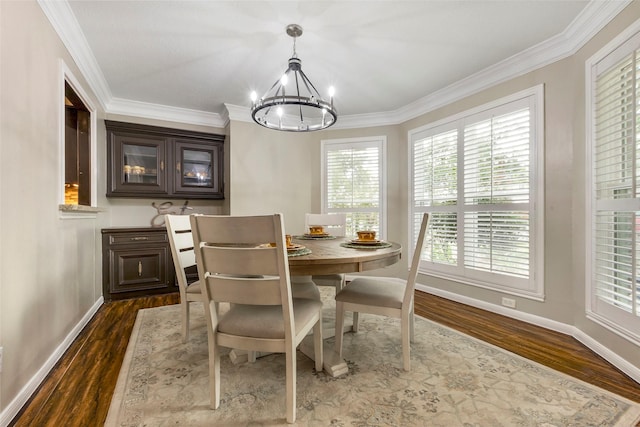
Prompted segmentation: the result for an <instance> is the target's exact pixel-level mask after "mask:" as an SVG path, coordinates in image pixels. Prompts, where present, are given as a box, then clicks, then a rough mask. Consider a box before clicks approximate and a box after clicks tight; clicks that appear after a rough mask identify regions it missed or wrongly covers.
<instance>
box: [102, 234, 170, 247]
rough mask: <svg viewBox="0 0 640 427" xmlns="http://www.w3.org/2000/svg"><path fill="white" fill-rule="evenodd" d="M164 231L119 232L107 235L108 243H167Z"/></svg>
mask: <svg viewBox="0 0 640 427" xmlns="http://www.w3.org/2000/svg"><path fill="white" fill-rule="evenodd" d="M168 242H169V240H168V237H167V235H166V233H121V234H111V235H109V245H124V244H130V243H168Z"/></svg>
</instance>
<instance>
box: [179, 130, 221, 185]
mask: <svg viewBox="0 0 640 427" xmlns="http://www.w3.org/2000/svg"><path fill="white" fill-rule="evenodd" d="M175 154H176V171H175V172H176V180H175V182H174V184H175V188H174V191H175V192H176V193H181V192H188V193H194V192H203V193H212V192H213V193H215V192H219V191H220V182H219V181H220V178H219V176H218V172H217V171H219V169H220V167H219V161H220V160H221V158H220V149H219V147H218V146H217V145H211V144H206V145H205V144H198V143H192V142H184V141H176V153H175Z"/></svg>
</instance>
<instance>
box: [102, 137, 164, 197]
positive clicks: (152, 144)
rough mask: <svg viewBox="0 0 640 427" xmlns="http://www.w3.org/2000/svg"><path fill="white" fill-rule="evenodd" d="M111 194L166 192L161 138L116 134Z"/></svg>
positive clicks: (162, 141)
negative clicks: (113, 180) (113, 179)
mask: <svg viewBox="0 0 640 427" xmlns="http://www.w3.org/2000/svg"><path fill="white" fill-rule="evenodd" d="M114 142H115V156H114V158H115V162H116V163H115V165H114V166H115V168H114V169H113V175H114V178H115V182H114V183H113V184H114V185H113V187H114V189H113V191H112V193H113V194H122V195H125V196H128V195H129V194H128V193H131V195H132V196H133V195H135V194H137V193H151V194H160V193H166V192H167V183H166V181H167V180H166V178H165V174H164V165H165V157H166V155H165V150H166V148H165V147H166V141H165V139H164V138H154V137H149V138H147V137H134V136H130V135H124V134H120V135H116V136H115V137H114Z"/></svg>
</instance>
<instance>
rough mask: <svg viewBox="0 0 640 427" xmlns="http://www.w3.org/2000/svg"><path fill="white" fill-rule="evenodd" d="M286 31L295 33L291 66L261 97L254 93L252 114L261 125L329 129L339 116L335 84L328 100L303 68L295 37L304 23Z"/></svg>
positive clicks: (292, 129) (300, 130) (304, 129)
mask: <svg viewBox="0 0 640 427" xmlns="http://www.w3.org/2000/svg"><path fill="white" fill-rule="evenodd" d="M287 34H288V35H289V36H291V37H293V55H292V56H291V58H289V67H288V68H287V70H286V71H285V72H284V74H283V75H282V77H281V78H279V79H278V80H276V82H275V83H274V84H273V86H271V89H269V90H268V91H267V93H266V94H264V96H263V97H262V98H259V99H258V97H257V94H256V93H255V92H252V93H251V102H252V106H251V117H252V118H253V120H254V121H255V122H256V123H258V124H259V125H261V126H264V127H266V128H269V129H275V130H282V131H289V132H309V131H314V130H321V129H326V128H328V127H329V126H331V125H333V124H334V123H335V122H336V120H337V119H338V113H337V112H336V109H335V108H334V107H333V95H334V90H333V87H330V88H329V101H326V100H325V99H323V98H322V96H320V94H319V93H318V91H317V90H316V88H315V86H314V85H313V83H311V81H310V80H309V79H308V78H307V76H306V74H305V73H304V72H303V71H302V61H301V60H300V59H299V58H298V56H297V54H296V38H297V37H300V36H301V35H302V27H301V26H300V25H297V24H291V25H288V26H287ZM289 87H290V89H289V90H286V89H287V88H289Z"/></svg>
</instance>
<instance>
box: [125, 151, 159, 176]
mask: <svg viewBox="0 0 640 427" xmlns="http://www.w3.org/2000/svg"><path fill="white" fill-rule="evenodd" d="M122 155H123V156H124V165H123V167H122V173H123V177H122V178H123V180H124V182H126V183H130V184H134V183H135V184H151V185H157V184H158V168H157V165H158V147H154V146H144V145H133V144H123V145H122Z"/></svg>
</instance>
